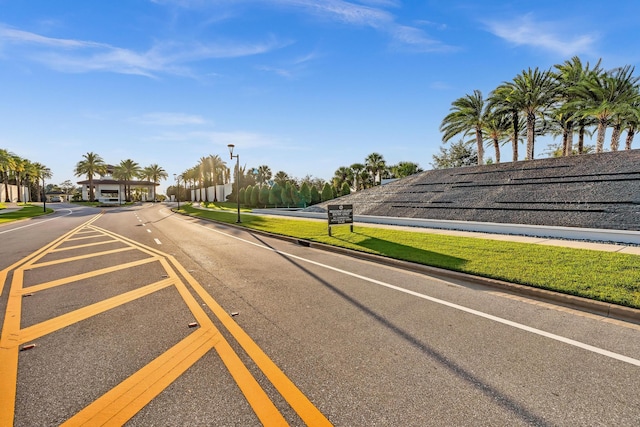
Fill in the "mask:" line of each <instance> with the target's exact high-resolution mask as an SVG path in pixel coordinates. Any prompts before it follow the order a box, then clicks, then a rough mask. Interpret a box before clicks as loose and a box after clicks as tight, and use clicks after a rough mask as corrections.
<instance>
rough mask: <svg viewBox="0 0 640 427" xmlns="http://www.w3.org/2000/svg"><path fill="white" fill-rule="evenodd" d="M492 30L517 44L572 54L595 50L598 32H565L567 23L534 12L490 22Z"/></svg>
mask: <svg viewBox="0 0 640 427" xmlns="http://www.w3.org/2000/svg"><path fill="white" fill-rule="evenodd" d="M486 25H487V27H488V30H489V32H490V33H492V34H494V35H495V36H497V37H500V38H501V39H503V40H506V41H507V42H509V43H511V44H514V45H516V46H532V47H536V48H541V49H544V50H548V51H551V52H553V53H558V54H561V55H563V56H566V57H569V56H573V55H578V54H581V53H588V52H592V51H593V50H594V44H595V42H596V40H597V39H598V37H597V36H596V35H595V34H587V33H584V34H571V35H567V34H562V33H560V31H559V30H562V29H566V28H567V24H566V23H561V22H550V21H546V22H545V21H536V20H535V19H534V17H533V15H532V14H530V13H529V14H526V15H523V16H520V17H517V18H510V19H504V20H501V21H488V22H486Z"/></svg>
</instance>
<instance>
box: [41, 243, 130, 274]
mask: <svg viewBox="0 0 640 427" xmlns="http://www.w3.org/2000/svg"><path fill="white" fill-rule="evenodd" d="M134 249H135V248H134V247H132V246H127V247H126V248H117V249H110V250H108V251H102V252H93V253H90V254H85V255H78V256H74V257H69V258H62V259H57V260H55V261H44V262H39V263H37V264H31V265H30V266H29V269H31V270H33V269H34V268H40V267H48V266H51V265H56V264H64V263H66V262H71V261H78V260H81V259H88V258H95V257H99V256H105V255H112V254H117V253H119V252H125V251H131V250H134Z"/></svg>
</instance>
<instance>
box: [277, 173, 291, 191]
mask: <svg viewBox="0 0 640 427" xmlns="http://www.w3.org/2000/svg"><path fill="white" fill-rule="evenodd" d="M289 179H290V178H289V175H287V173H286V172H285V171H278V173H276V174H275V176H274V177H273V180H274V181H275V182H277V183H278V185H280V187H284V186H285V184H286V183H287V182H288V181H289Z"/></svg>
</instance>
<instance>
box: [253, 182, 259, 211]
mask: <svg viewBox="0 0 640 427" xmlns="http://www.w3.org/2000/svg"><path fill="white" fill-rule="evenodd" d="M259 201H260V187H259V186H257V185H256V186H254V187H253V189H252V190H251V206H252V207H256V206H258V202H259Z"/></svg>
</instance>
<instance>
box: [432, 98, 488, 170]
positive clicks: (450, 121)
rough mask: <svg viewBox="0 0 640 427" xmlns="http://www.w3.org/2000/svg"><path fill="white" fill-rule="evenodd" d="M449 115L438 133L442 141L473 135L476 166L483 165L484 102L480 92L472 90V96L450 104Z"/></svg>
mask: <svg viewBox="0 0 640 427" xmlns="http://www.w3.org/2000/svg"><path fill="white" fill-rule="evenodd" d="M450 111H451V112H450V113H449V114H447V116H446V117H445V118H444V119H443V120H442V123H441V124H440V132H443V135H442V141H444V142H447V141H449V140H451V139H452V138H453V137H454V136H456V135H463V136H467V135H469V134H472V133H473V134H475V138H476V145H477V147H478V164H479V165H482V164H484V140H483V138H482V128H483V126H484V116H485V102H484V98H483V97H482V92H480V91H479V90H474V91H473V95H468V94H467V95H465V96H463V97H462V98H458V99H456V100H455V101H453V102H452V103H451V109H450Z"/></svg>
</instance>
